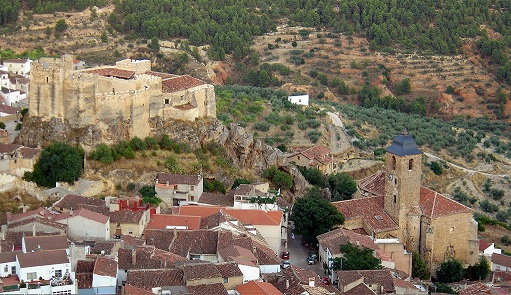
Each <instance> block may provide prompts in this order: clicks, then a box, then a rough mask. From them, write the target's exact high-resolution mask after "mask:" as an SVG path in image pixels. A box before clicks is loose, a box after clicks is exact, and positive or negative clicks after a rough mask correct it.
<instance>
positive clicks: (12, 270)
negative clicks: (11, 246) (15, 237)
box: [0, 251, 23, 278]
mask: <svg viewBox="0 0 511 295" xmlns="http://www.w3.org/2000/svg"><path fill="white" fill-rule="evenodd" d="M21 253H23V252H21V251H9V252H2V253H0V277H2V278H4V277H6V276H8V275H15V274H16V255H18V254H21Z"/></svg>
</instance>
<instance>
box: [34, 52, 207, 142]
mask: <svg viewBox="0 0 511 295" xmlns="http://www.w3.org/2000/svg"><path fill="white" fill-rule="evenodd" d="M32 64H33V66H32V69H31V80H30V88H31V91H32V93H31V96H30V99H29V112H30V116H34V117H40V118H41V119H42V120H50V119H52V118H58V119H61V120H62V121H65V122H67V123H68V124H70V126H71V127H73V128H84V127H87V126H90V125H95V126H98V127H99V128H100V129H101V130H102V132H103V138H104V140H105V141H106V142H110V141H117V140H119V139H127V138H132V137H134V136H138V137H141V138H143V137H146V136H149V135H150V134H151V132H152V131H153V129H152V128H154V127H155V126H151V125H150V123H149V122H150V121H155V120H157V121H161V120H165V119H175V120H189V121H193V120H195V119H198V118H206V117H216V106H215V93H214V87H213V86H212V85H209V84H207V83H205V82H202V81H200V80H197V79H194V81H195V82H196V81H200V82H199V83H196V84H200V85H196V84H194V85H191V86H190V87H187V85H186V84H185V85H177V86H176V87H175V89H177V90H175V91H164V89H163V87H162V81H163V79H162V78H161V77H160V76H158V75H154V74H150V73H148V72H150V70H151V62H150V61H149V60H130V59H125V60H122V61H119V62H117V63H116V65H115V66H113V67H111V66H110V67H108V66H106V67H98V68H94V69H84V70H73V56H72V55H63V56H62V57H61V58H41V59H39V60H37V61H35V62H33V63H32ZM115 69H119V70H125V71H126V70H127V71H134V75H130V76H129V77H128V76H123V74H125V72H124V73H121V74H113V75H110V74H102V73H101V71H106V72H108V70H115ZM91 70H92V71H91ZM128 74H129V73H128ZM161 74H162V75H167V76H172V75H168V74H163V73H161ZM174 77H180V76H174ZM168 83H174V82H168ZM176 83H179V82H178V81H177V79H176ZM178 86H179V87H178ZM112 128H113V129H115V130H127V132H125V133H127V134H124V135H123V137H127V138H116V137H118V136H114V135H113V134H109V130H111V129H112ZM121 133H122V132H121ZM117 135H118V134H117Z"/></svg>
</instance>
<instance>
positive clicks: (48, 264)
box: [16, 249, 71, 282]
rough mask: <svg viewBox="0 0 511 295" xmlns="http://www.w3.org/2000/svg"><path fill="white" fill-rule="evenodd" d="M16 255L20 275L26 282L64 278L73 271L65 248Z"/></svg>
mask: <svg viewBox="0 0 511 295" xmlns="http://www.w3.org/2000/svg"><path fill="white" fill-rule="evenodd" d="M16 257H17V259H16V268H17V273H18V277H19V279H20V280H24V281H25V282H30V281H31V280H39V278H42V279H43V280H50V279H52V278H53V277H54V278H63V277H65V276H66V275H67V276H69V275H70V273H71V263H70V262H69V258H68V256H67V253H66V250H64V249H60V250H44V251H36V252H29V253H20V254H18V255H16Z"/></svg>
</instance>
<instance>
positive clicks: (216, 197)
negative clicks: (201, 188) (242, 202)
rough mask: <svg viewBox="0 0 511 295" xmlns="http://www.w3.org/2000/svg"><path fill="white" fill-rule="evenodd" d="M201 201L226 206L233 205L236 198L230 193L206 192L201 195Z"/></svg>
mask: <svg viewBox="0 0 511 295" xmlns="http://www.w3.org/2000/svg"><path fill="white" fill-rule="evenodd" d="M198 202H199V203H202V204H208V205H216V206H224V207H232V206H234V198H233V197H232V196H230V195H224V194H218V193H208V192H204V193H202V195H201V196H200V197H199V201H198Z"/></svg>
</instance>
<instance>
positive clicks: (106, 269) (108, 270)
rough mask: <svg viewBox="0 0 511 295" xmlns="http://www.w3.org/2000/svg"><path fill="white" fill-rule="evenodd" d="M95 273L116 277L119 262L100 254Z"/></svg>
mask: <svg viewBox="0 0 511 295" xmlns="http://www.w3.org/2000/svg"><path fill="white" fill-rule="evenodd" d="M93 273H94V274H96V275H100V276H106V277H113V278H116V277H117V262H116V261H115V260H114V259H113V258H109V257H105V256H98V258H97V259H96V264H95V265H94V271H93Z"/></svg>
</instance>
